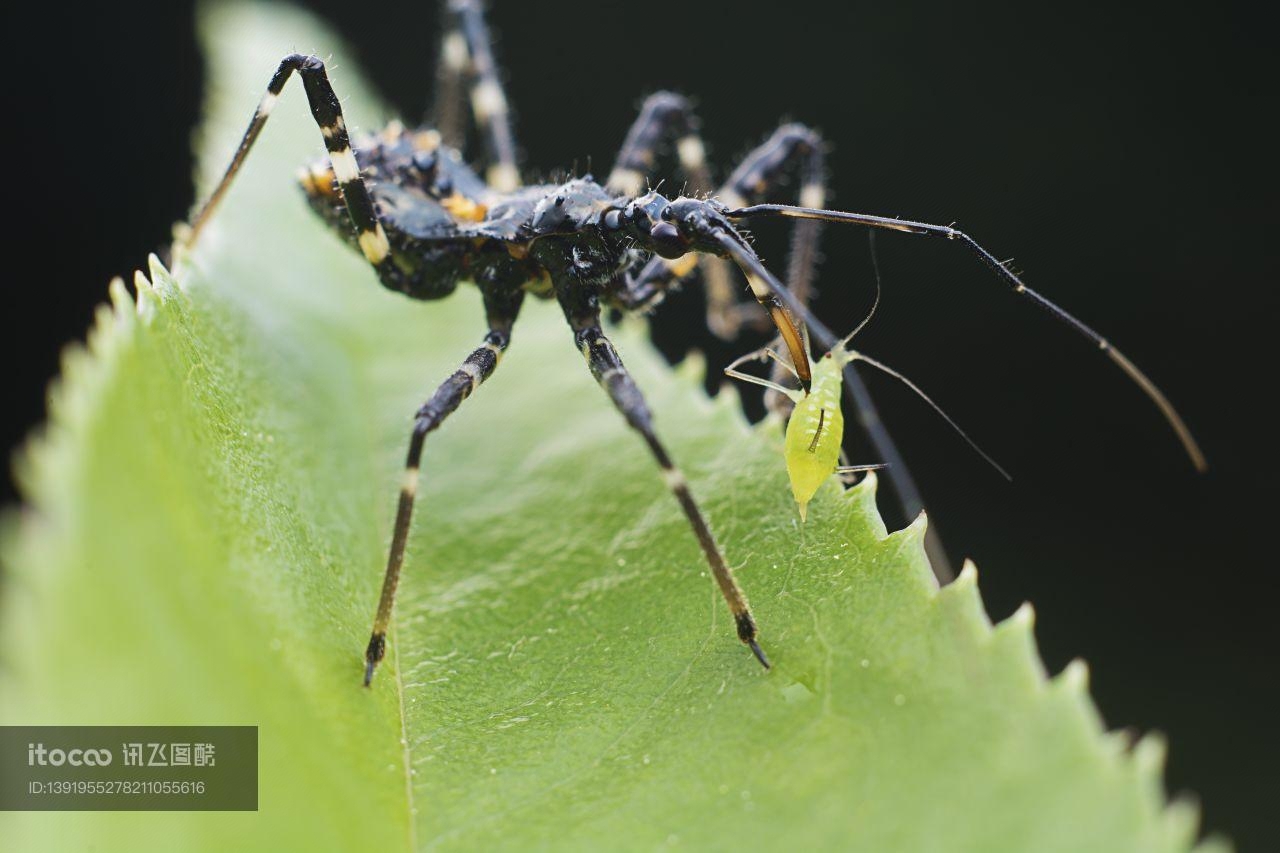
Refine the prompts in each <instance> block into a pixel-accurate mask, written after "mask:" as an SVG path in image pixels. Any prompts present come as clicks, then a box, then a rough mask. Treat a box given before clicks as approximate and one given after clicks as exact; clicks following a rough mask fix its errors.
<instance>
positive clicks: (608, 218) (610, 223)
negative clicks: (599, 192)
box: [600, 208, 622, 231]
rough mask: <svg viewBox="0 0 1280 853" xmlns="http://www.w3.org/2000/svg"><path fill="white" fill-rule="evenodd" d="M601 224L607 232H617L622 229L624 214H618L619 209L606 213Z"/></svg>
mask: <svg viewBox="0 0 1280 853" xmlns="http://www.w3.org/2000/svg"><path fill="white" fill-rule="evenodd" d="M600 222H601V224H603V225H604V227H605V229H606V230H609V231H617V230H618V229H619V228H621V227H622V214H621V213H619V212H618V210H617V208H614V209H613V210H610V211H609V212H607V213H605V215H604V216H603V217H602V218H601V220H600Z"/></svg>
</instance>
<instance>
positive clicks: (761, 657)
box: [747, 639, 773, 669]
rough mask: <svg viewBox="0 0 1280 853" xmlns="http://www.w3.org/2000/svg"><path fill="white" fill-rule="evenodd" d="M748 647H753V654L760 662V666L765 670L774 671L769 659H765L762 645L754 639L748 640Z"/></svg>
mask: <svg viewBox="0 0 1280 853" xmlns="http://www.w3.org/2000/svg"><path fill="white" fill-rule="evenodd" d="M747 645H748V646H750V647H751V653H752V654H753V655H755V656H756V660H758V661H760V665H761V666H763V667H764V668H765V669H772V668H773V667H772V666H771V665H770V664H769V659H768V658H767V657H765V654H764V649H762V648H760V644H759V643H757V642H756V641H755V640H754V639H750V640H747Z"/></svg>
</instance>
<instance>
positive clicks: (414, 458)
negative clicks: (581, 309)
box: [364, 292, 522, 687]
mask: <svg viewBox="0 0 1280 853" xmlns="http://www.w3.org/2000/svg"><path fill="white" fill-rule="evenodd" d="M521 296H522V294H521V293H520V292H517V293H516V294H515V295H514V296H511V295H505V294H504V296H503V297H502V300H501V301H500V300H499V298H497V297H492V298H491V295H490V294H489V293H486V294H485V308H486V311H487V313H488V317H489V333H488V334H487V335H485V338H484V344H483V345H481V346H480V347H479V349H476V350H475V351H473V352H472V353H471V355H469V356H467V358H466V360H465V361H464V362H462V366H461V367H459V368H458V369H457V370H456V371H454V372H453V374H452V375H451V376H449V378H448V379H446V380H445V381H444V382H443V383H441V385H440V387H439V388H437V389H436V391H435V393H434V394H432V395H431V398H430V399H429V400H427V402H426V403H424V404H423V405H422V408H420V409H418V412H417V414H416V415H415V417H414V421H413V433H412V435H411V436H410V439H409V453H408V457H407V459H406V460H405V466H404V477H403V479H402V480H401V483H400V499H399V503H398V504H397V506H396V520H395V528H394V531H393V533H392V536H391V549H390V551H389V552H388V553H387V569H386V574H385V575H384V576H383V579H382V594H381V596H380V597H379V598H378V611H377V614H376V615H375V616H374V618H373V631H372V633H371V634H370V637H369V645H368V647H367V648H366V649H365V669H364V686H365V687H368V686H369V684H370V682H371V681H372V680H373V671H374V669H375V668H376V667H377V666H378V662H379V661H381V660H382V657H383V655H384V654H386V650H387V628H388V626H389V625H390V624H391V609H392V607H393V606H394V604H395V600H396V587H397V586H399V584H400V567H401V565H403V563H404V548H405V543H406V542H407V541H408V539H409V522H410V520H411V519H412V517H413V503H414V497H415V496H416V495H417V492H418V472H419V467H420V464H421V460H422V445H423V442H424V441H425V440H426V438H427V434H428V433H430V432H432V431H433V430H435V429H436V428H437V427H439V426H440V424H442V423H443V422H444V419H445V418H447V417H448V416H449V415H450V414H452V413H453V411H454V410H455V409H457V408H458V406H460V405H462V401H463V400H465V399H467V397H469V396H471V393H472V392H473V391H475V390H476V388H478V387H480V384H481V383H482V382H484V381H485V380H486V379H488V378H489V376H490V375H491V374H492V373H493V371H494V368H496V367H497V366H498V361H499V360H500V359H501V358H502V354H503V352H505V351H506V349H507V346H508V345H509V344H510V343H511V327H512V325H513V324H514V323H515V319H516V315H517V314H518V313H519V310H520V301H521Z"/></svg>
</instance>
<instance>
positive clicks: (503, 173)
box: [441, 0, 520, 193]
mask: <svg viewBox="0 0 1280 853" xmlns="http://www.w3.org/2000/svg"><path fill="white" fill-rule="evenodd" d="M441 62H442V64H444V65H449V64H450V63H453V65H454V66H455V67H457V70H456V71H454V72H450V71H448V70H447V69H442V73H456V74H459V75H464V76H465V77H466V78H467V79H468V80H470V81H471V114H472V115H473V116H474V117H475V120H476V125H477V126H478V127H479V128H480V135H481V136H482V137H484V145H485V151H486V153H487V154H488V157H489V168H488V169H487V170H486V171H485V181H486V182H487V183H488V184H489V186H490V187H492V188H493V189H494V190H497V191H498V192H504V193H505V192H511V191H512V190H514V189H517V188H518V187H519V186H520V169H519V167H518V165H517V164H516V138H515V133H513V132H512V130H511V110H510V107H509V106H508V104H507V96H506V93H505V92H504V91H503V88H502V80H501V79H500V77H499V75H498V65H497V63H496V62H495V61H494V58H493V38H492V36H491V35H490V33H489V26H488V24H486V23H485V20H484V8H483V5H482V3H481V2H480V0H447V2H446V3H445V34H444V41H443V42H442V43H441ZM454 85H455V89H456V84H454ZM445 97H448V96H445Z"/></svg>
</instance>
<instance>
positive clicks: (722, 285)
mask: <svg viewBox="0 0 1280 853" xmlns="http://www.w3.org/2000/svg"><path fill="white" fill-rule="evenodd" d="M797 160H799V161H800V164H801V165H800V171H801V185H800V198H807V199H810V200H811V201H818V200H821V201H823V202H824V203H825V202H826V187H825V158H824V153H823V143H822V137H821V136H819V135H818V133H817V132H816V131H814V130H812V129H810V128H808V127H805V126H804V125H802V124H785V125H783V126H782V127H779V128H778V129H777V130H775V131H774V132H773V134H772V135H771V136H770V137H769V139H768V140H767V141H766V142H765V143H764V144H763V145H760V146H759V147H757V148H756V149H755V150H753V151H752V152H751V153H750V154H748V155H747V156H746V157H745V158H744V159H743V160H742V162H741V163H740V164H739V165H738V167H737V168H736V169H734V170H733V173H732V174H731V175H730V176H729V178H728V179H727V180H726V181H725V183H724V184H723V186H721V187H720V189H719V190H717V192H716V196H717V198H719V199H720V200H721V201H723V202H724V203H725V204H727V205H729V206H730V207H734V206H738V204H739V202H740V201H743V200H752V201H758V200H760V199H762V198H763V197H765V196H766V195H767V194H768V192H769V190H771V189H772V188H773V187H775V186H777V184H778V183H779V181H780V179H781V178H782V175H783V174H784V172H785V171H786V170H787V169H788V168H789V167H791V165H792V164H793V163H794V162H795V161H797ZM819 233H820V227H804V228H801V227H800V223H797V224H796V227H795V228H794V230H793V232H792V240H791V253H790V256H789V259H788V262H787V287H788V288H789V289H791V290H792V292H793V293H797V294H798V295H799V296H800V298H801V299H802V300H804V301H806V302H807V301H808V298H809V295H810V290H811V288H812V281H813V270H814V266H815V264H816V261H817V250H818V237H819ZM698 260H699V261H700V262H701V263H702V265H703V271H704V275H705V277H706V281H705V287H706V291H707V322H708V325H709V326H710V327H711V330H712V331H713V332H714V333H715V334H716V335H718V336H719V337H722V338H725V339H731V338H734V337H736V336H737V333H738V329H739V328H740V327H741V325H742V318H743V312H742V310H741V307H740V305H739V303H738V297H737V288H736V287H735V286H734V284H733V280H732V273H731V271H730V268H729V266H728V265H727V264H726V263H724V262H723V261H721V259H719V258H711V257H709V256H701V257H699V258H698ZM693 266H694V265H693V263H691V262H690V261H688V260H687V259H686V258H681V259H679V260H676V261H667V260H664V259H662V258H654V259H651V260H650V261H649V263H648V264H646V265H645V266H644V268H643V269H642V270H641V271H640V272H639V273H638V274H637V275H636V277H635V279H634V280H633V282H632V283H631V285H630V287H629V290H628V293H627V294H626V296H625V297H624V299H625V300H626V302H627V307H629V308H651V307H653V306H655V305H657V304H658V303H659V302H661V301H662V298H663V297H664V296H665V295H666V292H667V291H668V290H670V289H671V288H672V287H674V286H676V285H677V284H678V283H679V281H680V280H681V278H682V277H683V276H685V275H687V274H688V273H690V272H692V270H693Z"/></svg>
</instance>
